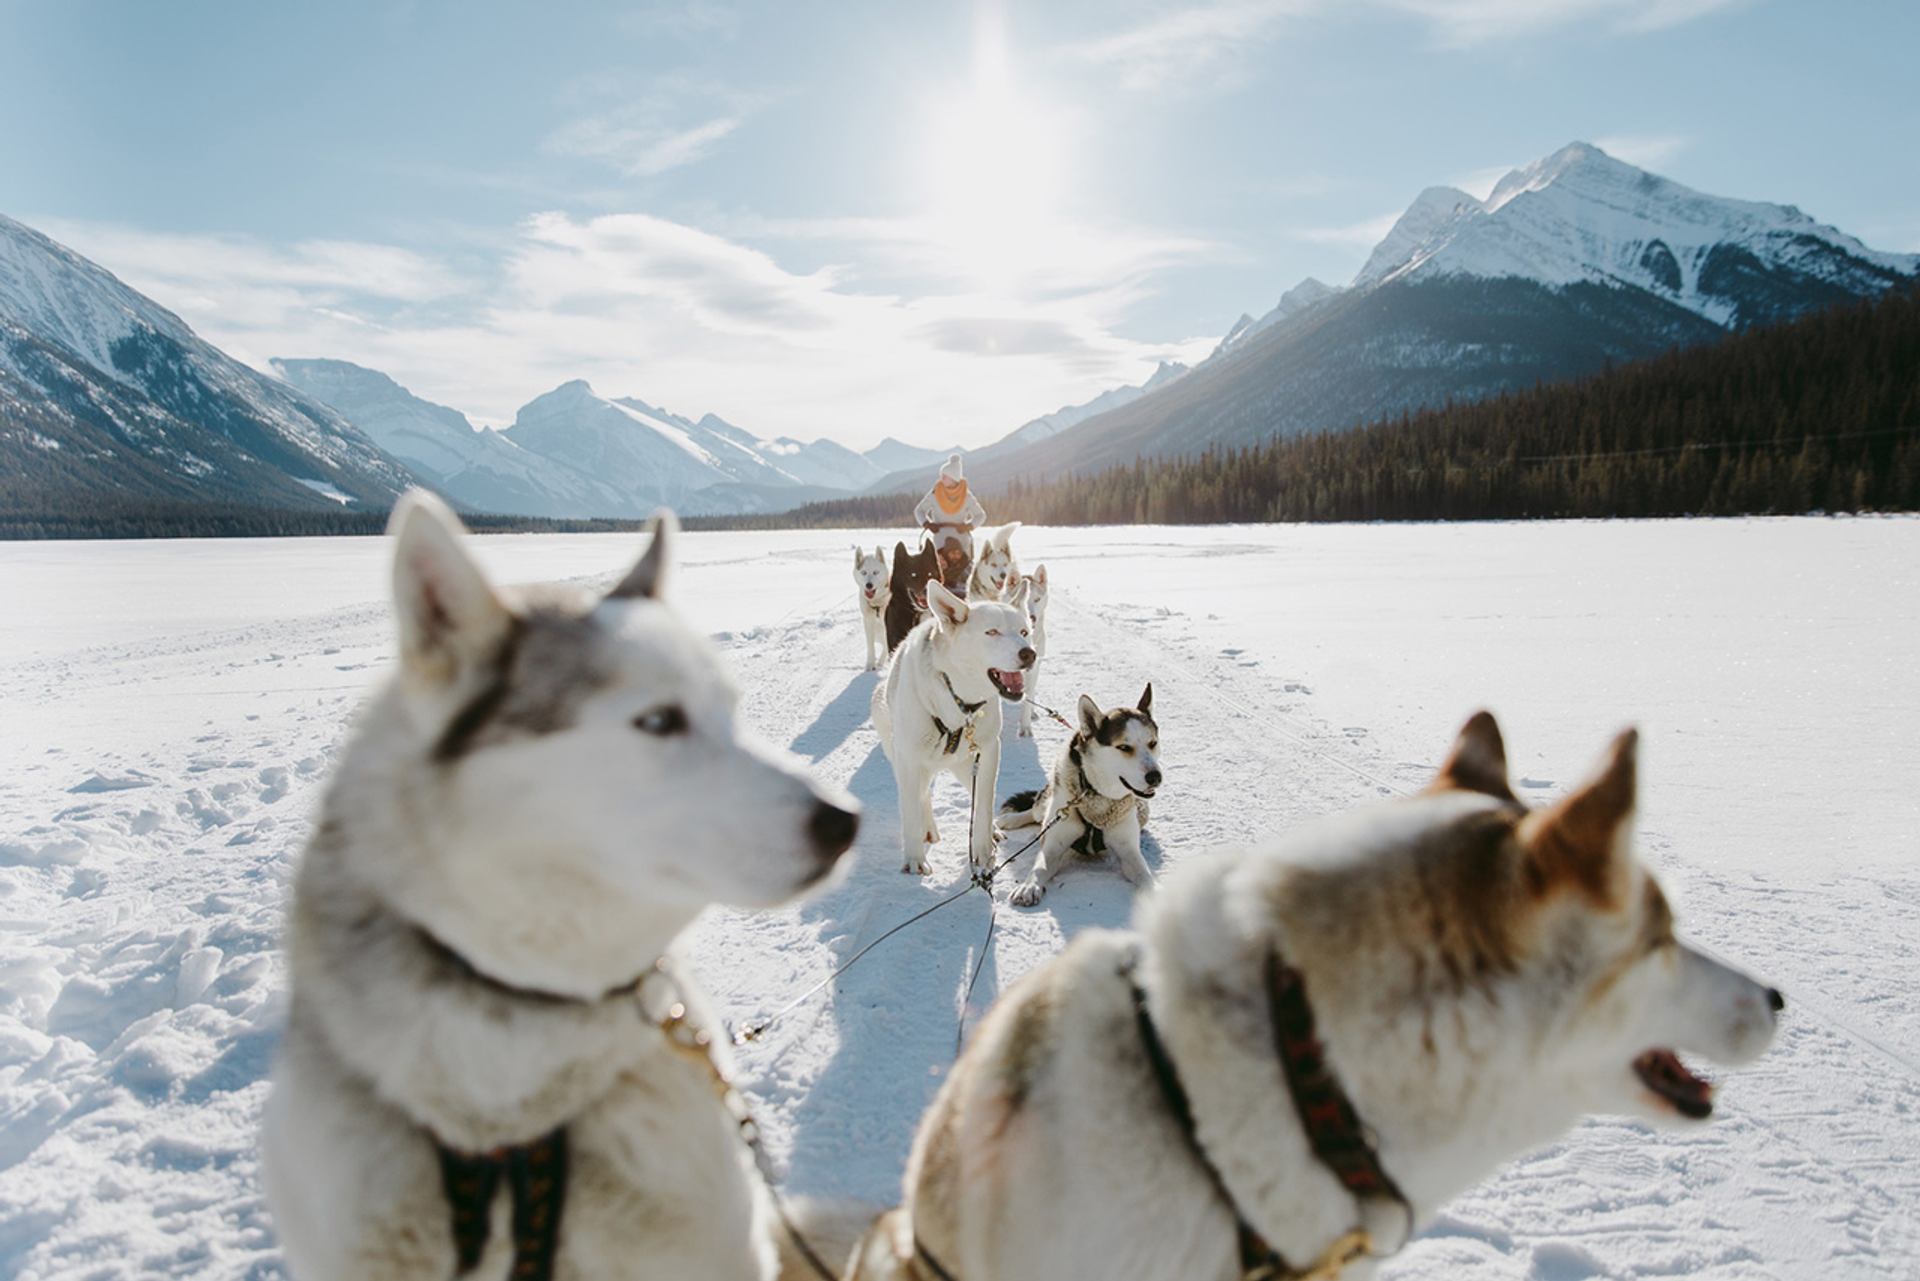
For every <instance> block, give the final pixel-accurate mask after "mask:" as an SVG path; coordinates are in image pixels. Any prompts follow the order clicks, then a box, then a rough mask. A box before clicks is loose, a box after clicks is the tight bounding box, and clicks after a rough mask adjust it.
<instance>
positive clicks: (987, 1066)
mask: <svg viewBox="0 0 1920 1281" xmlns="http://www.w3.org/2000/svg"><path fill="white" fill-rule="evenodd" d="M1635 742H1636V740H1635V736H1634V734H1633V733H1632V732H1631V731H1629V732H1628V733H1625V734H1623V735H1621V736H1620V737H1619V738H1618V739H1617V740H1615V742H1614V743H1613V745H1612V747H1611V749H1610V750H1609V752H1608V753H1607V757H1606V759H1605V761H1604V762H1603V764H1602V767H1601V769H1600V771H1599V773H1598V774H1597V776H1596V777H1594V779H1593V780H1592V781H1591V782H1589V783H1588V784H1586V785H1585V786H1584V787H1582V788H1581V789H1580V790H1578V791H1576V792H1574V793H1573V794H1572V795H1570V796H1568V797H1566V798H1565V799H1564V800H1562V801H1560V802H1559V803H1557V804H1555V805H1553V806H1551V807H1549V808H1546V809H1540V810H1529V809H1528V808H1527V807H1526V806H1525V805H1523V804H1521V803H1520V802H1519V801H1518V800H1516V799H1515V797H1514V794H1513V791H1512V790H1511V788H1510V787H1509V786H1508V782H1507V769H1506V758H1505V752H1504V749H1503V747H1502V744H1501V739H1500V733H1499V730H1498V728H1497V727H1496V726H1495V724H1494V721H1493V718H1492V717H1491V716H1488V715H1487V714H1485V713H1484V712H1483V713H1481V714H1479V715H1478V716H1475V717H1474V718H1473V719H1472V720H1471V721H1469V722H1468V724H1467V726H1466V728H1465V729H1464V730H1463V731H1462V732H1461V734H1460V737H1459V740H1458V742H1457V743H1456V744H1455V746H1454V748H1453V752H1452V755H1451V756H1450V757H1449V759H1448V761H1447V763H1446V764H1445V766H1443V767H1442V769H1441V771H1440V774H1439V777H1438V778H1437V779H1435V781H1434V783H1433V784H1432V786H1431V787H1429V788H1428V789H1427V790H1426V791H1425V792H1423V793H1422V794H1421V795H1419V796H1416V797H1412V798H1409V799H1403V800H1396V801H1391V802H1387V803H1384V804H1380V805H1376V806H1372V807H1368V808H1365V809H1362V810H1359V811H1356V812H1354V813H1351V814H1348V815H1345V816H1342V817H1338V818H1335V819H1332V820H1328V821H1324V822H1321V823H1318V824H1316V825H1313V826H1310V827H1307V828H1303V829H1301V830H1300V831H1298V832H1297V833H1295V834H1294V835H1292V836H1291V837H1289V838H1287V839H1285V840H1283V841H1281V842H1279V843H1277V844H1275V845H1273V846H1272V847H1269V848H1260V849H1253V850H1249V851H1245V852H1241V853H1235V854H1226V855H1221V856H1216V857H1212V858H1201V859H1197V860H1193V861H1191V862H1189V863H1188V864H1187V865H1185V866H1183V867H1180V868H1178V869H1177V870H1176V871H1175V872H1173V873H1172V874H1171V875H1170V876H1168V878H1167V879H1166V881H1165V883H1164V884H1163V887H1162V888H1161V890H1160V891H1159V892H1158V893H1157V894H1155V895H1153V896H1151V897H1149V898H1147V899H1145V900H1143V901H1142V904H1141V906H1140V907H1139V909H1138V910H1137V914H1136V919H1135V929H1134V930H1133V931H1131V932H1119V931H1089V932H1087V933H1084V934H1082V935H1081V936H1080V937H1079V938H1078V939H1076V940H1075V941H1074V943H1073V944H1072V945H1071V946H1070V947H1068V948H1067V949H1066V951H1065V952H1064V953H1062V954H1061V955H1060V956H1058V957H1056V958H1054V959H1053V960H1052V961H1050V962H1048V963H1047V964H1045V965H1043V966H1042V967H1040V968H1039V969H1038V970H1037V971H1035V972H1034V973H1033V974H1031V975H1029V976H1027V977H1026V978H1025V979H1023V980H1022V981H1021V982H1020V983H1019V984H1018V985H1016V986H1015V987H1014V988H1012V989H1011V990H1009V992H1008V993H1007V995H1006V996H1005V997H1004V998H1003V999H1002V1000H1001V1001H1000V1002H999V1003H998V1005H997V1006H996V1007H995V1009H994V1010H993V1011H992V1013H991V1014H990V1015H989V1016H988V1017H987V1019H986V1020H985V1021H984V1022H983V1023H982V1024H981V1026H980V1028H979V1030H978V1031H977V1032H976V1033H975V1036H974V1039H973V1041H972V1043H971V1044H970V1045H969V1046H968V1047H967V1049H966V1052H965V1053H964V1054H963V1055H962V1056H961V1058H960V1060H959V1062H958V1063H957V1064H956V1065H955V1067H954V1070H953V1072H952V1074H951V1075H950V1076H949V1078H948V1079H947V1081H946V1083H945V1084H944V1085H943V1087H942V1088H941V1090H940V1093H939V1094H938V1096H937V1097H936V1098H935V1100H934V1102H933V1105H932V1106H931V1108H930V1109H929V1110H928V1112H927V1115H926V1116H925V1118H924V1119H923V1120H922V1122H921V1125H920V1129H919V1132H918V1135H917V1136H916V1139H915V1142H914V1146H913V1151H912V1155H911V1157H910V1158H909V1160H908V1165H907V1171H906V1178H905V1195H904V1202H903V1204H902V1206H901V1207H900V1208H899V1209H898V1210H894V1211H891V1212H889V1213H888V1214H886V1215H884V1216H882V1217H881V1219H880V1220H879V1221H878V1223H877V1224H876V1226H875V1228H874V1230H873V1231H872V1232H871V1233H870V1234H869V1236H868V1239H867V1241H866V1242H865V1243H864V1245H863V1246H862V1247H861V1249H860V1251H859V1252H858V1253H857V1254H856V1257H855V1260H854V1269H855V1271H854V1275H855V1276H858V1277H860V1278H862V1281H870V1279H871V1278H873V1277H880V1276H908V1277H916V1278H923V1279H926V1281H942V1279H944V1278H955V1279H957V1281H1017V1279H1025V1278H1033V1279H1035V1281H1038V1279H1039V1278H1061V1277H1103V1278H1139V1279H1140V1281H1146V1279H1147V1278H1165V1277H1182V1278H1201V1279H1203V1281H1226V1279H1227V1278H1233V1277H1241V1276H1247V1275H1255V1274H1256V1273H1255V1272H1254V1271H1252V1270H1250V1268H1249V1266H1248V1262H1247V1259H1248V1254H1249V1252H1250V1250H1251V1251H1252V1252H1253V1253H1255V1254H1256V1255H1257V1254H1258V1252H1259V1251H1261V1250H1264V1251H1267V1252H1269V1254H1270V1255H1271V1256H1272V1257H1274V1258H1282V1259H1284V1260H1286V1261H1287V1263H1288V1266H1289V1267H1290V1268H1291V1269H1295V1270H1300V1269H1304V1268H1307V1267H1311V1266H1312V1265H1314V1264H1316V1263H1319V1262H1323V1261H1327V1260H1333V1261H1334V1264H1335V1266H1334V1268H1333V1271H1334V1272H1338V1273H1339V1274H1340V1275H1343V1276H1346V1277H1351V1278H1365V1277H1369V1276H1371V1275H1372V1274H1373V1273H1374V1270H1375V1263H1376V1261H1377V1256H1379V1255H1381V1254H1385V1253H1391V1252H1392V1251H1393V1250H1395V1249H1397V1248H1398V1247H1399V1245H1400V1244H1402V1243H1403V1242H1404V1241H1405V1239H1406V1238H1407V1236H1408V1235H1410V1234H1411V1233H1412V1232H1414V1231H1416V1230H1417V1229H1418V1228H1419V1227H1421V1226H1422V1225H1424V1224H1426V1223H1429V1222H1431V1221H1432V1219H1433V1217H1434V1215H1435V1213H1436V1212H1437V1211H1438V1210H1439V1209H1440V1208H1441V1206H1442V1205H1444V1204H1445V1203H1446V1201H1447V1200H1448V1198H1450V1197H1453V1196H1455V1195H1457V1194H1459V1193H1460V1192H1462V1191H1464V1190H1466V1189H1467V1188H1468V1187H1469V1186H1470V1185H1471V1184H1473V1183H1474V1182H1475V1181H1476V1180H1479V1179H1481V1178H1484V1177H1486V1176H1487V1175H1488V1174H1490V1173H1492V1172H1493V1171H1494V1170H1495V1169H1497V1168H1498V1167H1499V1166H1500V1165H1501V1163H1502V1162H1504V1161H1507V1160H1509V1159H1511V1158H1512V1157H1514V1156H1516V1155H1518V1154H1519V1153H1520V1152H1522V1151H1524V1150H1525V1149H1527V1148H1529V1147H1532V1146H1534V1145H1536V1144H1539V1143H1542V1142H1545V1141H1547V1140H1549V1139H1551V1138H1553V1137H1554V1136H1556V1135H1558V1134H1560V1133H1562V1132H1564V1131H1565V1130H1566V1129H1568V1127H1570V1126H1572V1125H1573V1124H1574V1123H1575V1122H1576V1121H1578V1120H1579V1119H1580V1117H1581V1116H1582V1115H1583V1114H1585V1113H1590V1112H1615V1113H1628V1114H1633V1115H1637V1116H1642V1117H1646V1118H1648V1119H1651V1120H1654V1121H1658V1122H1666V1123H1672V1124H1676V1125H1688V1124H1699V1123H1701V1122H1703V1121H1704V1120H1705V1119H1706V1118H1707V1117H1708V1116H1709V1115H1710V1114H1711V1112H1712V1110H1713V1088H1712V1087H1711V1086H1710V1085H1709V1084H1708V1083H1707V1082H1706V1081H1704V1080H1703V1079H1701V1078H1700V1077H1698V1076H1696V1075H1695V1074H1694V1071H1693V1069H1692V1068H1690V1067H1688V1066H1686V1065H1684V1064H1683V1063H1682V1061H1681V1059H1680V1057H1679V1053H1680V1052H1685V1053H1688V1054H1691V1055H1700V1056H1703V1057H1705V1058H1708V1059H1712V1060H1715V1061H1717V1062H1719V1063H1722V1064H1741V1063H1746V1062H1749V1061H1751V1060H1752V1059H1754V1058H1755V1057H1757V1056H1758V1055H1759V1054H1760V1053H1761V1052H1762V1051H1763V1050H1765V1049H1766V1048H1767V1046H1768V1044H1769V1043H1770V1042H1771V1041H1772V1039H1773V1035H1774V1028H1775V1022H1776V1020H1777V1019H1778V1017H1779V1012H1780V1010H1781V1009H1782V1007H1783V1005H1784V1001H1783V1000H1782V998H1781V996H1780V994H1779V993H1778V992H1777V991H1774V990H1773V989H1771V988H1769V987H1767V986H1765V985H1764V984H1762V983H1759V982H1756V981H1754V980H1753V979H1751V978H1748V977H1747V976H1746V975H1744V974H1740V973H1737V972H1735V971H1734V970H1731V969H1729V968H1727V967H1726V966H1725V965H1722V964H1721V963H1719V962H1718V961H1716V960H1714V959H1712V958H1711V957H1709V956H1707V955H1705V954H1704V953H1702V952H1700V951H1698V950H1696V949H1694V948H1691V947H1688V946H1687V945H1686V944H1685V943H1683V942H1682V941H1681V940H1680V939H1679V937H1678V936H1677V935H1676V934H1675V932H1674V919H1673V914H1672V912H1671V911H1670V910H1669V909H1668V906H1667V900H1666V898H1665V897H1664V896H1663V895H1662V894H1661V892H1660V887H1659V885H1658V884H1657V883H1656V882H1655V881H1654V879H1653V877H1652V876H1651V875H1650V874H1649V873H1648V871H1647V870H1646V868H1645V867H1644V866H1642V865H1641V863H1640V862H1639V861H1638V860H1637V859H1636V858H1635V856H1634V851H1633V817H1634V800H1635V790H1636V764H1635ZM1303 1074H1304V1078H1303ZM1303 1079H1304V1083H1303ZM1342 1107H1344V1108H1345V1111H1344V1114H1343V1113H1342V1111H1341V1108H1342ZM1330 1135H1331V1138H1332V1139H1333V1140H1334V1141H1333V1142H1331V1143H1328V1142H1324V1140H1327V1139H1328V1138H1329V1136H1330ZM1343 1139H1344V1140H1345V1141H1346V1146H1344V1147H1343V1146H1342V1145H1341V1142H1340V1140H1343ZM1327 1153H1331V1155H1327ZM1356 1170H1358V1171H1359V1172H1360V1173H1359V1174H1358V1175H1356V1174H1355V1171H1356ZM1362 1234H1364V1235H1362ZM1250 1242H1251V1243H1252V1244H1251V1245H1250ZM1349 1255H1351V1256H1352V1257H1349ZM1342 1264H1344V1266H1341V1265H1342ZM1290 1274H1292V1275H1297V1274H1298V1271H1294V1272H1291V1273H1289V1272H1286V1271H1283V1272H1280V1273H1278V1275H1290ZM1331 1274H1332V1273H1331V1272H1330V1273H1329V1274H1328V1275H1331Z"/></svg>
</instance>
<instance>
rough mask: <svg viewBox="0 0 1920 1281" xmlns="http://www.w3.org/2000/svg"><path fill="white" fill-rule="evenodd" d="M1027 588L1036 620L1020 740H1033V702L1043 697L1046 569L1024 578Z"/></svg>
mask: <svg viewBox="0 0 1920 1281" xmlns="http://www.w3.org/2000/svg"><path fill="white" fill-rule="evenodd" d="M1021 581H1022V582H1024V583H1025V584H1026V585H1027V617H1028V618H1030V619H1032V620H1033V627H1032V630H1033V636H1032V637H1031V638H1030V639H1031V640H1032V642H1033V652H1034V660H1033V667H1032V668H1031V669H1029V670H1028V672H1027V696H1026V697H1025V698H1023V699H1021V700H1020V737H1021V738H1032V737H1033V710H1034V700H1035V699H1037V698H1038V697H1040V664H1042V663H1044V662H1046V661H1047V567H1046V566H1045V565H1036V566H1035V567H1034V570H1033V572H1032V573H1031V574H1027V575H1024V576H1022V578H1021Z"/></svg>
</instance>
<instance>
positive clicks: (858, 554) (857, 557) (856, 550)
mask: <svg viewBox="0 0 1920 1281" xmlns="http://www.w3.org/2000/svg"><path fill="white" fill-rule="evenodd" d="M866 558H867V554H866V552H864V551H862V550H861V549H860V544H859V543H855V544H854V545H853V567H854V568H855V569H858V568H860V562H861V561H863V560H865V559H866Z"/></svg>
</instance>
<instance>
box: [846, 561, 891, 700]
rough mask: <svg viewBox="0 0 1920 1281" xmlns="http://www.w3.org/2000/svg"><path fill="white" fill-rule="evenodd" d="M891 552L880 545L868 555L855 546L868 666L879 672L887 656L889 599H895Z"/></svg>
mask: <svg viewBox="0 0 1920 1281" xmlns="http://www.w3.org/2000/svg"><path fill="white" fill-rule="evenodd" d="M889 577H890V573H889V571H888V569H887V553H886V552H885V551H883V550H882V549H880V548H878V547H876V548H874V549H873V555H871V556H869V555H867V552H866V549H865V548H864V547H856V548H854V549H853V585H854V587H855V589H856V590H857V591H858V592H859V595H858V596H856V597H854V604H856V605H858V606H859V607H860V626H861V628H862V630H864V631H865V632H866V634H867V670H868V671H870V672H877V671H879V670H880V665H881V664H882V663H883V662H885V661H886V657H887V653H888V650H887V602H888V601H890V600H892V599H893V590H892V588H890V587H889V586H888V583H887V580H888V578H889Z"/></svg>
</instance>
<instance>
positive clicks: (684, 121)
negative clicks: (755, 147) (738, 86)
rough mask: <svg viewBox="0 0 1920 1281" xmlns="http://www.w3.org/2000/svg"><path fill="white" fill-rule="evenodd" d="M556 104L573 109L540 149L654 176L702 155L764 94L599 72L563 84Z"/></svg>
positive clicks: (759, 103) (735, 127)
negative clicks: (634, 79)
mask: <svg viewBox="0 0 1920 1281" xmlns="http://www.w3.org/2000/svg"><path fill="white" fill-rule="evenodd" d="M561 105H562V106H563V107H564V108H567V109H569V110H571V111H572V112H573V113H574V114H573V115H572V116H571V117H570V118H569V119H568V120H566V121H565V122H564V123H563V124H561V125H560V126H559V127H558V128H557V129H555V130H553V132H551V133H549V134H548V135H547V136H546V137H545V138H544V139H542V140H541V148H542V150H544V151H546V152H548V153H549V154H552V155H561V156H577V157H580V158H582V159H586V160H595V161H599V162H601V163H603V164H606V165H609V166H611V167H612V168H614V169H617V170H619V171H620V172H621V173H624V174H627V175H628V176H630V177H635V178H653V177H658V176H659V175H660V174H663V173H667V172H669V171H670V170H673V169H678V168H680V167H682V166H683V165H690V164H693V163H695V162H696V161H698V160H701V159H703V158H705V157H706V156H707V155H708V154H709V153H710V152H711V151H712V150H713V149H714V148H715V147H716V146H718V145H719V144H720V143H721V142H723V141H725V140H726V139H727V138H728V137H729V136H731V135H732V134H733V133H734V132H735V131H736V130H738V129H739V128H740V127H741V126H742V125H743V124H744V123H745V122H746V120H747V118H748V117H749V116H751V115H752V114H753V113H754V112H755V111H756V110H758V109H759V108H760V107H761V106H762V105H764V100H763V99H762V98H760V97H758V96H756V95H753V94H745V93H738V92H735V91H733V90H730V89H728V88H726V87H725V86H722V85H717V84H713V83H710V82H706V81H702V80H699V79H696V78H694V77H691V76H668V77H663V78H659V79H655V80H652V81H650V82H647V83H646V84H644V85H637V84H635V83H633V82H632V81H630V80H629V79H628V78H627V77H625V76H622V75H618V74H600V75H587V76H581V77H579V78H577V79H576V80H574V81H573V82H572V83H570V84H569V85H568V86H567V88H566V89H565V90H564V91H563V93H562V94H561Z"/></svg>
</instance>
